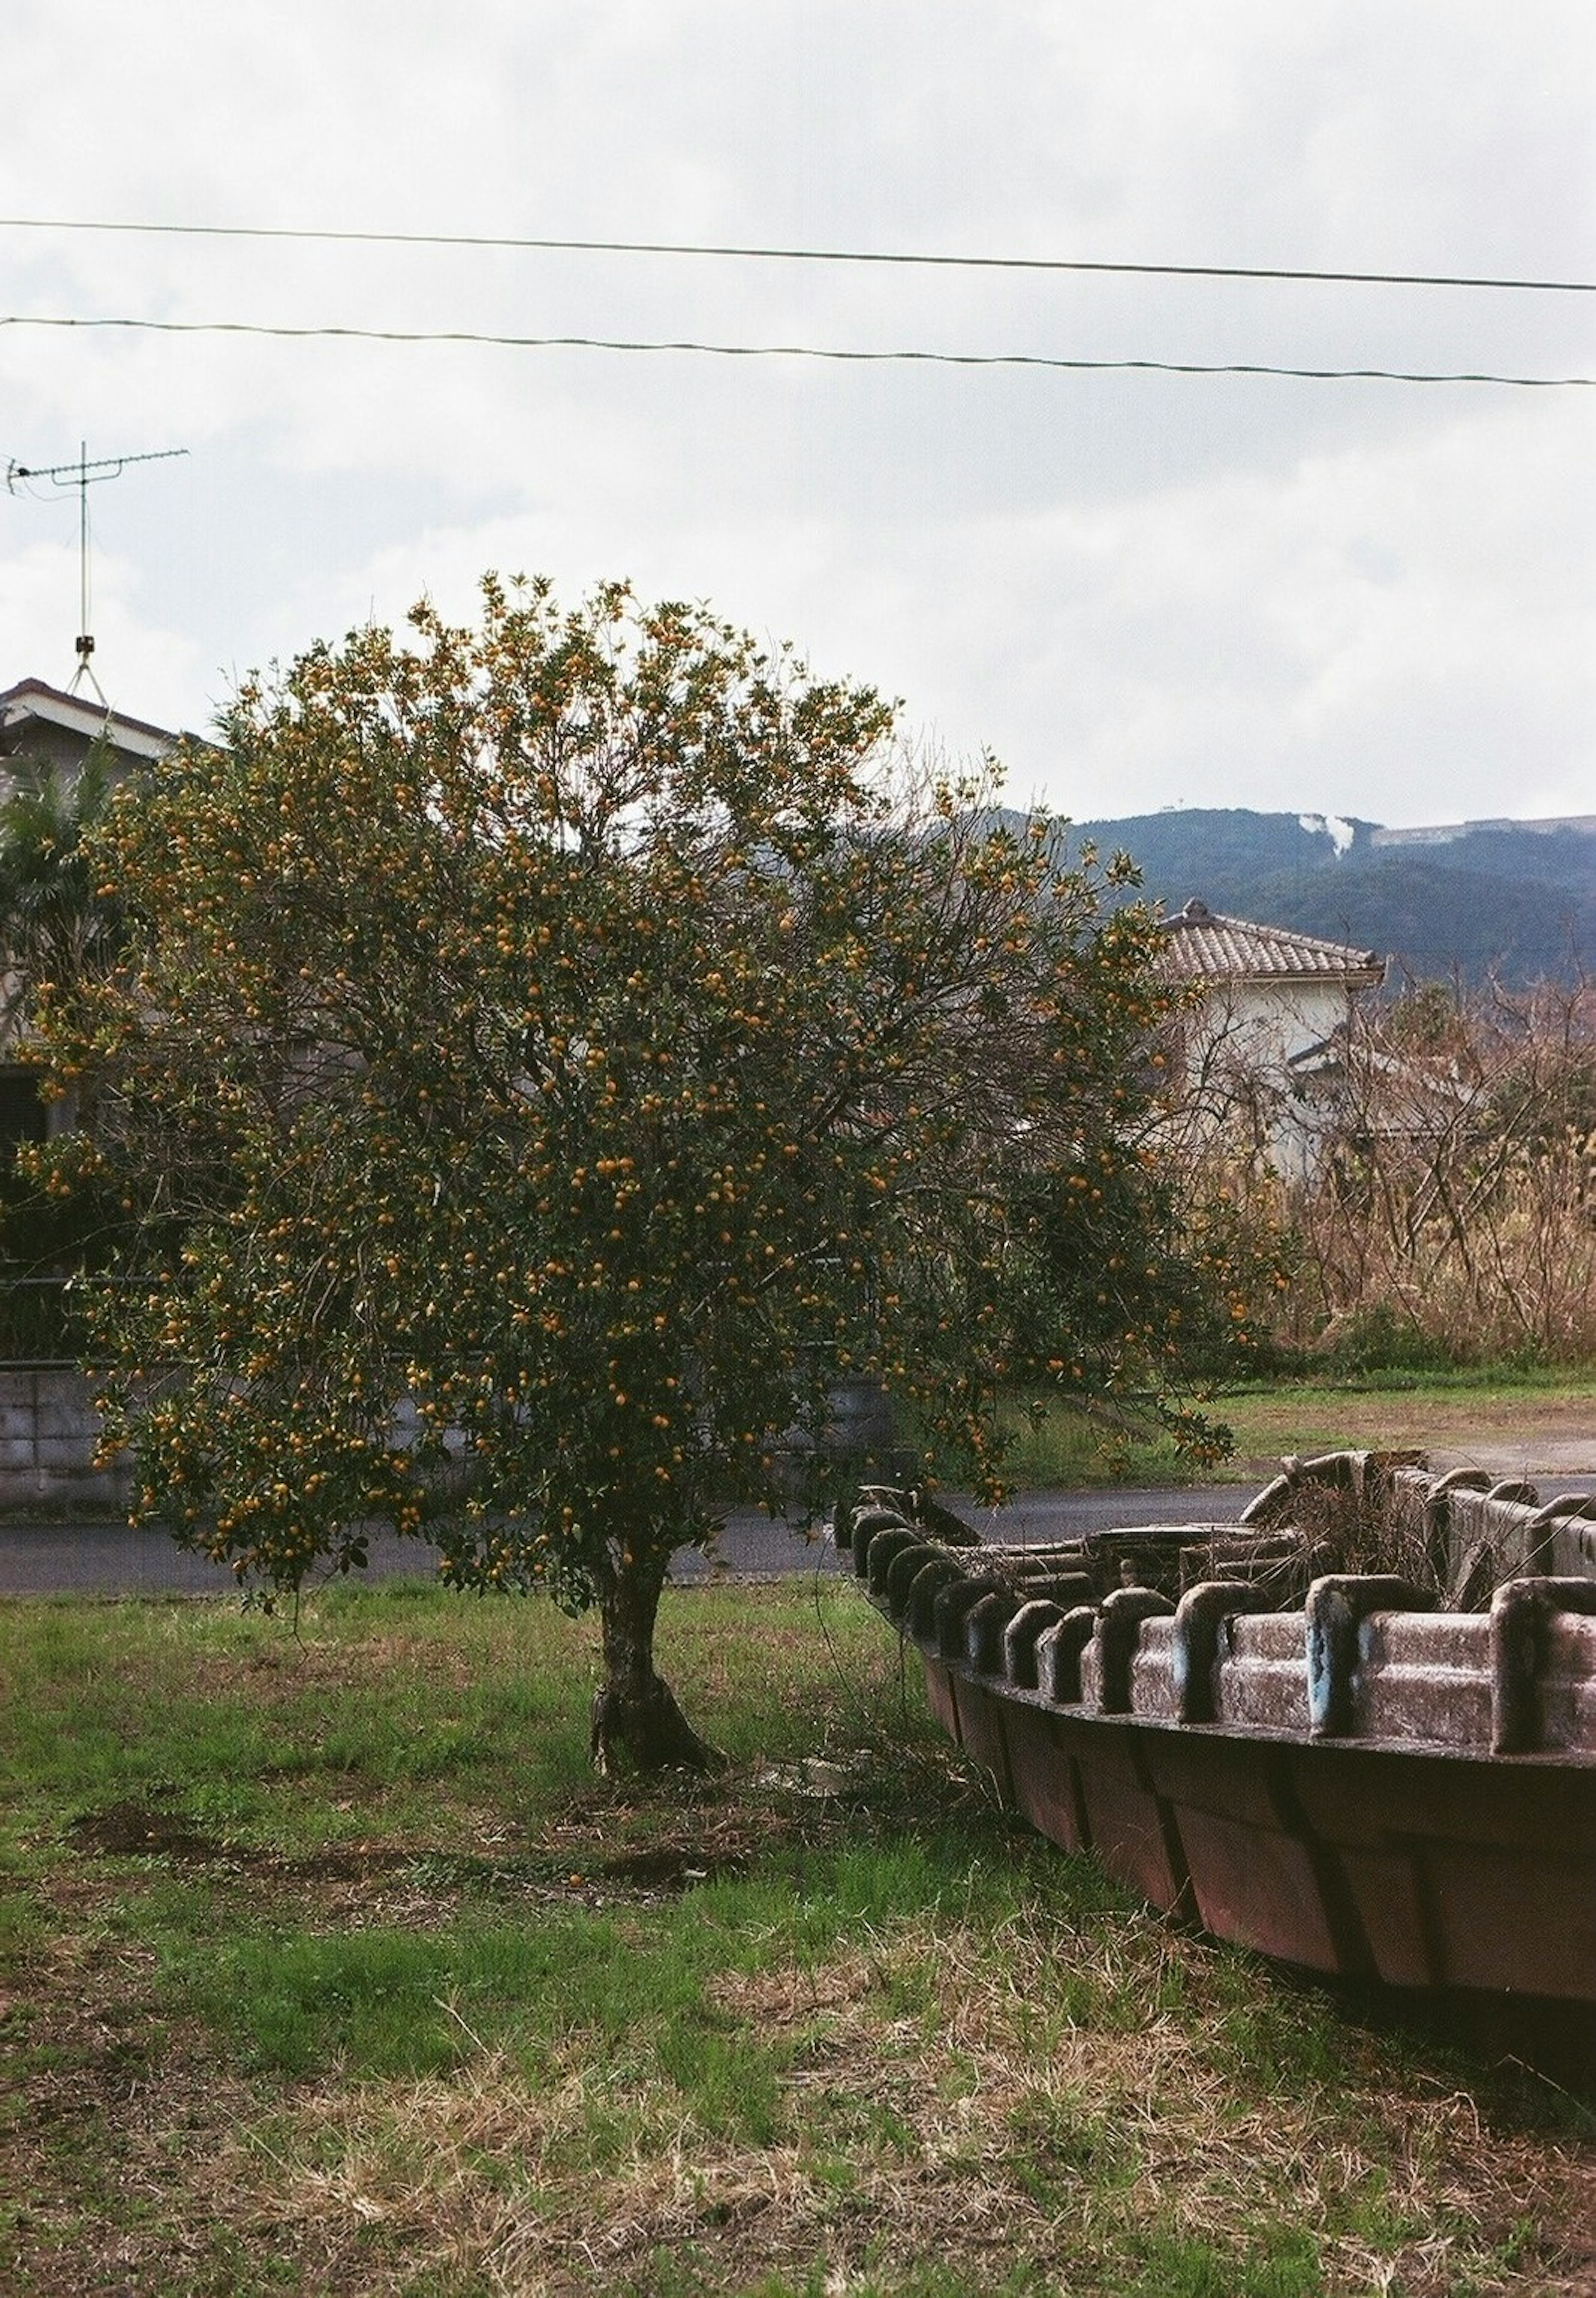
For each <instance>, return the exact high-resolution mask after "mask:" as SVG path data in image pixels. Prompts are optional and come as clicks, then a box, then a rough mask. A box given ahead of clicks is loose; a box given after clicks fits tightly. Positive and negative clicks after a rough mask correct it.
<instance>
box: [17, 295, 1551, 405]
mask: <svg viewBox="0 0 1596 2298" xmlns="http://www.w3.org/2000/svg"><path fill="white" fill-rule="evenodd" d="M0 327H76V328H81V329H85V330H90V331H92V330H96V329H98V330H107V329H111V330H120V331H123V332H127V333H134V334H143V335H265V336H272V337H276V338H278V339H280V340H283V341H285V342H295V343H300V342H328V343H467V344H476V345H481V346H484V347H486V348H488V349H490V350H500V351H657V352H680V353H689V354H692V355H695V356H699V357H703V358H710V359H798V360H832V361H838V362H842V363H844V364H848V365H857V366H916V367H976V368H981V367H986V368H1046V369H1051V370H1054V371H1056V372H1060V373H1065V374H1072V375H1213V376H1227V375H1228V376H1284V377H1286V378H1288V379H1293V380H1295V381H1298V382H1302V383H1410V384H1418V383H1432V384H1443V383H1452V384H1500V385H1502V386H1504V387H1508V388H1511V389H1514V390H1519V391H1588V390H1591V389H1592V388H1596V376H1590V375H1501V374H1494V373H1490V372H1486V371H1484V370H1479V371H1476V370H1460V371H1447V372H1444V373H1443V372H1439V371H1437V370H1435V369H1431V368H1389V367H1290V366H1286V365H1277V364H1275V363H1273V362H1270V361H1267V360H1156V359H1063V358H1054V357H1052V356H1050V355H1047V354H1046V353H1043V352H1039V351H914V350H888V351H856V350H848V349H844V348H839V347H835V346H828V345H825V344H819V343H699V342H691V341H687V340H680V341H665V340H661V341H657V342H649V341H641V340H637V339H633V338H630V337H625V336H616V335H490V334H486V333H482V332H479V331H477V330H475V329H471V328H465V327H290V326H283V325H277V324H273V323H269V322H268V321H265V320H260V319H133V318H60V317H47V316H45V315H42V314H39V313H37V312H0Z"/></svg>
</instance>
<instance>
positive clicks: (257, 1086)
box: [37, 578, 1212, 1767]
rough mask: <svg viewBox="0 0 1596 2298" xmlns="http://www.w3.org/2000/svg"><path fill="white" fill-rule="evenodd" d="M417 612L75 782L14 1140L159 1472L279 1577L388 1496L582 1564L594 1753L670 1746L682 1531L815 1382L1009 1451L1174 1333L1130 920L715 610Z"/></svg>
mask: <svg viewBox="0 0 1596 2298" xmlns="http://www.w3.org/2000/svg"><path fill="white" fill-rule="evenodd" d="M412 619H413V630H412V632H411V634H410V635H409V636H408V637H406V638H404V639H399V638H396V637H395V636H394V635H393V634H392V633H390V632H386V631H381V630H366V631H362V632H358V633H356V634H355V635H353V636H351V638H350V639H349V640H348V641H346V642H345V643H344V644H343V646H342V647H339V648H327V647H316V648H313V649H311V650H310V652H308V653H307V654H305V655H304V656H303V657H302V658H301V659H300V660H298V661H297V662H296V663H294V665H293V666H292V668H291V669H290V670H288V671H287V672H286V673H285V674H282V675H281V676H280V677H277V678H276V679H275V680H274V681H273V682H270V683H269V684H256V685H251V686H248V687H246V688H245V689H244V690H243V691H242V692H241V694H240V695H239V697H238V699H237V701H236V706H235V707H233V709H232V710H231V712H230V714H229V715H228V716H227V719H226V722H225V723H224V726H223V728H222V737H223V739H221V740H219V741H218V742H217V743H216V744H215V745H214V746H204V745H195V744H192V743H191V744H188V745H186V746H185V747H183V748H179V749H178V751H177V752H175V753H174V754H173V755H172V756H170V758H168V759H167V760H165V761H163V762H162V763H161V765H159V766H158V767H157V768H156V769H155V770H154V771H153V773H152V774H151V775H150V776H149V777H148V778H147V780H145V781H142V782H141V784H140V785H139V786H138V787H137V788H136V789H128V790H126V791H124V792H122V793H120V794H119V796H118V798H116V799H115V800H114V801H113V802H112V805H111V806H110V808H109V810H108V813H107V815H106V818H105V821H104V823H103V827H102V828H101V829H100V831H98V832H97V833H96V834H95V836H94V837H93V838H92V839H91V841H90V847H89V851H90V852H91V854H92V856H93V862H94V870H95V888H96V892H97V894H98V896H99V897H101V898H103V899H105V900H112V899H114V900H115V901H116V903H117V905H118V906H119V912H120V916H121V918H122V920H123V922H124V931H125V934H126V942H125V946H124V948H123V951H122V954H121V955H120V957H119V959H118V960H117V962H116V963H114V964H112V965H107V966H105V967H103V968H101V969H99V970H97V971H94V970H90V971H82V970H80V971H79V973H78V974H77V975H75V976H74V977H73V983H72V986H71V988H70V991H69V992H68V993H67V994H64V995H61V996H55V997H54V999H52V998H49V997H46V998H45V1000H44V1005H45V1011H44V1013H43V1017H42V1026H43V1029H44V1031H45V1040H46V1043H47V1046H48V1049H49V1053H50V1057H51V1059H52V1061H53V1062H54V1065H55V1067H56V1070H57V1072H58V1074H59V1075H60V1076H61V1077H62V1079H63V1081H65V1082H67V1083H70V1086H71V1087H73V1089H74V1090H75V1091H76V1093H77V1095H78V1098H79V1106H80V1108H81V1110H82V1112H83V1120H84V1121H83V1124H82V1127H81V1128H80V1130H79V1133H78V1134H77V1135H76V1136H75V1137H73V1138H71V1139H69V1140H65V1141H62V1142H58V1143H54V1144H52V1145H49V1146H48V1148H46V1149H45V1150H43V1151H41V1152H39V1153H37V1154H38V1155H39V1157H40V1158H41V1160H42V1161H43V1164H44V1166H45V1171H46V1178H47V1179H48V1182H49V1185H50V1186H53V1187H54V1188H57V1189H75V1188H76V1189H82V1188H92V1189H93V1190H94V1191H95V1193H96V1194H97V1195H98V1196H99V1198H100V1199H101V1200H102V1201H103V1200H106V1199H109V1200H111V1201H112V1202H113V1203H118V1204H120V1207H121V1208H122V1210H123V1212H124V1215H125V1217H126V1219H127V1220H128V1223H129V1236H130V1237H131V1239H132V1240H133V1241H132V1242H130V1243H129V1244H128V1247H127V1249H126V1251H125V1252H124V1254H123V1257H122V1261H121V1265H120V1269H119V1272H118V1277H119V1281H118V1282H117V1283H116V1284H114V1285H110V1286H106V1287H103V1289H102V1290H101V1291H100V1292H99V1294H97V1296H96V1306H95V1315H96V1319H97V1323H96V1345H97V1349H98V1352H99V1356H100V1360H101V1361H102V1364H103V1366H104V1367H107V1368H109V1370H108V1372H107V1375H106V1379H107V1409H108V1413H109V1422H108V1426H109V1433H110V1436H111V1438H112V1441H113V1442H128V1443H130V1444H131V1446H132V1447H133V1451H134V1456H135V1460H136V1472H137V1489H138V1495H139V1500H138V1505H139V1508H140V1509H141V1510H142V1511H143V1512H144V1513H145V1515H147V1516H150V1517H159V1518H161V1519H163V1520H165V1521H167V1522H168V1523H170V1524H171V1525H173V1526H174V1528H175V1529H176V1530H177V1532H178V1536H179V1537H180V1538H181V1539H183V1540H184V1541H186V1542H189V1543H191V1544H194V1545H195V1546H198V1547H200V1548H203V1550H206V1551H208V1552H209V1553H211V1555H213V1556H215V1557H217V1558H227V1559H229V1560H230V1561H231V1562H232V1563H233V1565H234V1566H235V1567H236V1570H237V1571H238V1573H239V1575H240V1576H241V1578H243V1579H244V1581H245V1582H246V1583H248V1584H250V1585H252V1586H253V1587H256V1588H259V1589H262V1590H264V1591H282V1590H292V1589H296V1588H297V1587H298V1586H299V1585H300V1584H301V1583H302V1580H303V1579H304V1577H305V1576H306V1575H308V1574H310V1573H312V1572H313V1571H317V1570H324V1569H327V1568H336V1567H338V1566H342V1567H343V1568H345V1569H347V1568H350V1567H351V1566H360V1564H361V1563H363V1562H364V1560H365V1554H366V1548H365V1542H366V1538H367V1536H368V1535H367V1528H368V1526H369V1525H371V1524H372V1523H373V1522H386V1523H388V1524H391V1525H394V1526H396V1527H397V1528H398V1529H399V1530H400V1531H401V1532H406V1533H418V1532H422V1531H424V1530H425V1531H426V1533H428V1534H429V1535H430V1536H431V1537H432V1538H434V1539H435V1540H436V1541H437V1542H439V1543H440V1545H441V1547H442V1554H443V1570H444V1572H445V1574H446V1575H447V1576H448V1577H449V1578H450V1579H451V1580H452V1581H453V1582H454V1583H457V1584H459V1585H460V1586H462V1587H475V1588H480V1589H498V1588H527V1587H533V1586H539V1587H542V1588H545V1589H547V1590H548V1591H550V1592H551V1593H552V1595H553V1596H554V1597H555V1598H556V1599H557V1600H558V1601H560V1602H561V1603H563V1604H565V1605H566V1606H567V1607H569V1608H573V1609H579V1608H584V1607H587V1606H590V1605H593V1606H597V1608H598V1609H599V1612H600V1617H601V1622H602V1646H603V1674H602V1682H601V1683H600V1689H599V1691H598V1695H597V1698H596V1701H595V1707H594V1748H595V1752H596V1754H597V1756H598V1757H599V1758H600V1760H601V1761H603V1762H606V1763H608V1762H611V1761H613V1760H615V1759H616V1758H617V1757H624V1758H626V1759H629V1760H630V1761H632V1762H633V1763H635V1764H637V1765H641V1766H643V1767H651V1766H655V1765H662V1764H670V1763H688V1764H691V1763H702V1762H704V1761H706V1760H707V1759H708V1755H709V1751H708V1750H707V1748H706V1747H705V1746H704V1743H703V1742H702V1741H701V1740H699V1737H698V1735H697V1733H696V1732H694V1731H693V1729H692V1728H691V1726H690V1724H689V1723H688V1722H687V1721H686V1719H685V1718H684V1717H683V1716H682V1714H681V1712H680V1710H679V1708H678V1707H677V1705H676V1702H675V1700H674V1698H673V1696H672V1695H671V1693H670V1691H669V1690H668V1688H667V1687H666V1684H665V1682H663V1681H662V1679H661V1677H660V1676H659V1674H658V1673H657V1669H656V1666H655V1658H654V1628H655V1618H656V1612H657V1606H658V1602H659V1598H660V1593H661V1589H662V1586H663V1583H664V1580H665V1576H666V1567H667V1565H668V1561H669V1558H670V1557H671V1555H672V1553H673V1551H674V1550H676V1549H677V1548H678V1547H680V1546H682V1544H684V1543H695V1542H696V1543H700V1544H702V1543H704V1542H707V1540H708V1539H709V1538H710V1536H711V1535H712V1533H713V1531H714V1528H715V1525H716V1523H717V1520H718V1518H719V1517H720V1516H721V1514H722V1513H723V1512H724V1509H725V1507H726V1506H727V1504H728V1503H729V1502H732V1501H736V1500H748V1499H750V1498H751V1499H756V1500H759V1499H763V1500H769V1501H771V1502H772V1503H779V1502H780V1501H781V1500H782V1499H783V1497H790V1491H791V1479H792V1477H793V1475H794V1473H795V1469H794V1463H795V1462H798V1463H801V1462H802V1461H803V1460H805V1459H809V1460H811V1461H823V1459H824V1455H825V1445H826V1433H827V1427H828V1422H829V1420H830V1418H831V1415H832V1412H833V1409H834V1407H833V1402H832V1400H833V1398H834V1396H835V1392H836V1388H837V1384H838V1383H839V1380H842V1379H845V1378H850V1377H851V1378H864V1379H871V1380H876V1381H880V1382H881V1383H883V1384H885V1385H886V1386H887V1387H888V1388H889V1389H890V1390H893V1391H895V1392H897V1393H899V1394H900V1395H902V1396H903V1397H904V1398H905V1399H906V1400H907V1402H908V1404H909V1406H910V1409H912V1411H913V1413H914V1416H915V1426H916V1431H917V1434H918V1435H919V1436H920V1437H921V1438H922V1440H923V1447H924V1453H925V1457H926V1459H927V1465H928V1467H929V1468H930V1472H931V1473H932V1474H937V1473H942V1474H945V1475H946V1474H951V1473H952V1472H954V1471H955V1469H956V1470H958V1471H960V1472H961V1473H964V1474H969V1475H972V1476H975V1477H977V1478H979V1479H981V1480H983V1481H984V1482H985V1483H986V1484H988V1485H992V1484H996V1482H997V1481H998V1479H999V1478H1000V1474H1001V1469H1000V1463H999V1462H998V1460H997V1458H996V1452H995V1449H994V1438H993V1426H994V1406H995V1401H996V1394H997V1393H998V1391H999V1390H1000V1389H1001V1388H1003V1387H1005V1386H1007V1385H1012V1384H1013V1383H1016V1382H1026V1381H1030V1382H1034V1381H1037V1380H1043V1381H1049V1382H1053V1383H1058V1384H1062V1385H1063V1386H1064V1387H1066V1388H1068V1389H1074V1390H1077V1391H1083V1392H1090V1391H1093V1390H1095V1389H1100V1388H1104V1387H1108V1388H1112V1387H1114V1386H1116V1385H1121V1386H1123V1385H1139V1386H1141V1387H1143V1388H1145V1387H1146V1385H1147V1384H1148V1381H1149V1378H1151V1380H1152V1382H1153V1383H1154V1385H1157V1383H1158V1381H1159V1380H1160V1379H1161V1378H1162V1376H1163V1375H1164V1374H1165V1373H1167V1372H1168V1370H1169V1369H1170V1368H1171V1366H1172V1365H1174V1364H1175V1363H1176V1362H1177V1360H1178V1356H1179V1352H1180V1348H1181V1345H1182V1338H1183V1335H1184V1333H1185V1332H1186V1331H1187V1330H1189V1329H1190V1328H1191V1324H1192V1309H1193V1302H1194V1300H1195V1298H1196V1297H1197V1295H1198V1294H1201V1295H1202V1296H1203V1298H1207V1297H1208V1296H1209V1295H1210V1294H1211V1290H1212V1286H1211V1272H1209V1271H1207V1270H1205V1269H1200V1268H1199V1267H1198V1266H1197V1264H1196V1263H1195V1261H1181V1260H1180V1258H1179V1256H1178V1252H1175V1251H1174V1250H1173V1249H1172V1248H1173V1228H1172V1221H1171V1205H1170V1199H1169V1197H1168V1194H1167V1193H1165V1194H1162V1195H1161V1194H1160V1192H1161V1189H1162V1186H1163V1185H1162V1182H1161V1179H1160V1177H1159V1175H1158V1174H1157V1172H1156V1171H1155V1170H1153V1168H1152V1166H1151V1165H1150V1163H1149V1155H1150V1153H1148V1152H1147V1151H1145V1149H1144V1150H1141V1151H1138V1149H1137V1144H1136V1136H1137V1128H1138V1125H1139V1123H1140V1120H1141V1119H1142V1116H1143V1114H1144V1112H1145V1108H1146V1106H1147V1101H1148V1095H1149V1091H1150V1088H1151V1086H1152V1084H1153V1082H1154V1073H1153V1071H1152V1070H1150V1068H1149V1065H1148V1061H1147V1047H1148V1044H1149V1032H1150V1031H1151V1030H1152V1029H1154V1026H1155V1024H1156V1022H1157V1021H1158V1018H1159V1014H1160V1011H1161V1001H1162V996H1163V995H1164V993H1163V992H1162V991H1161V990H1160V989H1159V988H1158V987H1157V986H1156V982H1155V977H1154V972H1153V971H1152V962H1153V955H1154V930H1153V927H1152V923H1151V921H1150V920H1149V919H1148V918H1147V917H1146V915H1145V913H1143V912H1142V911H1140V910H1139V909H1137V908H1136V907H1134V906H1131V907H1127V906H1123V905H1120V906H1115V905H1112V904H1107V905H1103V906H1101V907H1100V905H1099V895H1100V892H1101V891H1102V883H1101V880H1100V878H1099V876H1098V873H1097V872H1096V871H1095V869H1093V868H1092V867H1090V866H1074V867H1070V866H1063V865H1062V864H1061V863H1060V862H1059V859H1058V856H1057V848H1056V846H1055V843H1054V840H1053V839H1051V838H1050V836H1049V835H1048V833H1047V831H1046V826H1045V825H1042V824H1027V823H1025V822H1021V823H1019V824H1018V825H1016V824H1014V823H1013V822H1012V821H1006V822H1005V818H1003V817H1001V816H996V815H995V814H993V813H992V812H991V811H990V810H989V809H988V810H984V811H983V808H982V806H981V804H980V800H981V798H982V797H983V792H982V790H981V789H980V788H979V787H977V786H976V785H974V784H972V785H969V786H965V787H959V788H949V787H944V786H939V784H938V782H937V781H936V779H935V777H934V776H930V775H927V774H925V773H921V772H917V771H916V770H915V769H914V767H913V766H912V765H905V763H904V760H903V756H902V753H901V751H900V750H898V749H897V748H895V747H894V743H893V739H892V714H891V712H890V710H889V707H887V706H886V705H884V704H883V703H882V701H881V699H880V698H878V697H877V696H876V695H875V694H873V693H872V692H871V691H870V690H867V689H864V688H862V687H858V686H854V685H851V684H846V683H828V682H823V681H820V680H817V679H815V678H813V677H811V676H810V675H808V674H806V671H805V670H804V669H803V667H802V666H801V665H798V663H796V662H795V661H794V660H792V659H791V658H790V657H789V656H787V655H785V654H784V653H782V652H781V651H779V650H777V651H774V652H773V651H770V650H767V649H763V648H761V647H760V646H758V645H757V644H756V642H755V641H752V640H751V639H749V638H748V637H747V636H744V635H741V634H740V633H738V632H735V631H733V630H732V629H730V628H728V627H726V626H725V625H724V624H721V623H719V622H717V621H715V619H713V618H712V617H711V616H709V615H707V613H705V612H703V611H701V610H699V609H697V608H683V607H674V606H665V607H660V608H656V609H654V610H652V611H645V610H643V609H642V608H640V607H639V606H638V605H637V604H636V603H635V602H634V600H633V598H632V596H631V594H630V593H629V591H626V590H625V589H624V588H623V587H613V588H607V589H604V590H601V591H599V592H597V593H596V594H595V595H594V596H593V597H592V598H591V599H589V600H588V601H587V602H585V603H584V604H583V606H581V607H580V608H576V609H575V610H574V611H565V610H563V609H562V608H560V607H559V606H558V604H557V602H556V600H555V599H554V598H553V597H552V595H551V594H550V591H549V590H548V588H547V586H546V585H543V584H532V585H510V586H504V585H500V583H498V582H496V581H495V580H493V579H492V578H490V579H489V580H488V581H487V583H485V584H484V608H483V613H482V616H481V619H480V622H479V624H478V625H477V626H476V627H475V629H472V630H469V631H467V630H461V629H455V628H451V627H449V626H447V625H446V624H444V623H443V622H442V620H440V619H439V618H438V617H437V616H434V614H433V613H431V612H430V611H428V610H418V613H417V615H416V616H414V617H413V618H412ZM1088 860H1089V857H1088ZM1111 874H1112V873H1111ZM1196 1433H1197V1434H1201V1431H1197V1432H1196Z"/></svg>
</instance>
